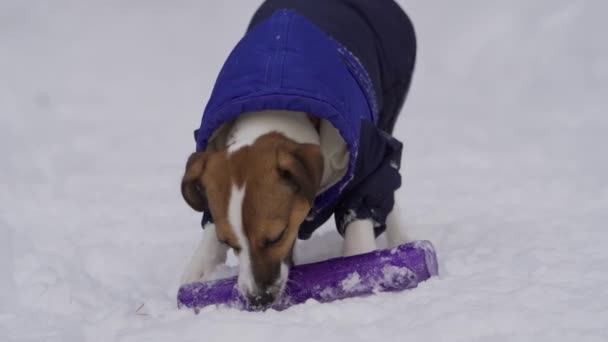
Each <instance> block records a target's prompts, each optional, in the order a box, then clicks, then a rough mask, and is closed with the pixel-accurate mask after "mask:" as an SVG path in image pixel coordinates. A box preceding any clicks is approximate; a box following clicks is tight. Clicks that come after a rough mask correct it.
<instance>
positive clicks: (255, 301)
mask: <svg viewBox="0 0 608 342" xmlns="http://www.w3.org/2000/svg"><path fill="white" fill-rule="evenodd" d="M275 298H276V294H274V293H272V291H269V290H262V291H260V292H257V293H253V294H249V295H247V302H249V305H250V306H251V307H252V308H253V309H256V310H260V309H266V308H268V307H269V306H270V305H272V303H274V299H275Z"/></svg>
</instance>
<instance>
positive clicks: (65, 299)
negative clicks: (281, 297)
mask: <svg viewBox="0 0 608 342" xmlns="http://www.w3.org/2000/svg"><path fill="white" fill-rule="evenodd" d="M401 3H402V5H403V6H404V7H405V8H406V9H407V11H408V12H409V14H410V16H411V17H412V19H413V21H414V23H415V25H416V29H417V31H418V37H419V43H420V54H419V59H418V60H419V63H418V69H417V71H416V74H415V80H414V83H413V87H412V91H411V93H410V96H409V98H408V101H407V103H406V107H405V109H404V113H403V116H402V119H401V120H400V121H399V123H398V129H397V133H396V135H397V136H398V137H399V138H400V139H402V140H403V141H405V143H406V153H405V156H404V166H405V170H404V187H403V189H402V190H401V191H400V192H399V195H398V197H399V199H400V200H401V203H400V208H401V213H402V216H403V219H404V222H405V223H404V224H405V226H406V228H407V230H408V231H409V233H410V236H411V237H412V238H416V239H429V240H431V241H433V242H434V244H435V246H436V248H437V250H438V253H439V259H440V272H441V276H440V277H438V278H435V279H432V280H430V281H428V282H426V283H423V284H421V286H419V287H418V288H417V289H415V290H412V291H409V292H403V293H398V294H380V295H377V296H374V297H370V298H355V299H349V300H344V301H341V302H336V303H333V304H318V303H307V304H304V305H301V306H296V307H293V308H291V309H289V310H287V311H284V312H280V313H279V312H273V311H270V312H265V313H244V312H237V311H233V310H228V309H216V308H208V309H205V310H203V311H202V312H201V314H199V315H198V316H195V315H193V314H192V313H191V312H189V311H178V310H177V309H176V307H175V294H176V288H177V281H178V278H179V274H180V272H181V270H182V267H183V265H184V264H185V262H186V261H187V259H188V258H189V256H190V253H191V252H192V249H193V248H194V246H195V244H196V242H197V240H198V239H199V235H200V234H201V232H200V228H199V225H198V222H199V217H198V215H197V214H196V213H194V212H193V211H191V210H190V209H189V208H188V207H187V205H185V204H184V203H183V200H182V199H181V195H180V192H179V181H180V176H181V174H182V171H183V167H184V163H185V159H186V157H187V155H188V154H189V152H190V151H191V149H192V148H193V140H192V130H193V129H194V128H195V127H196V125H197V124H198V122H199V119H200V112H201V110H202V108H203V106H204V104H205V101H206V98H207V96H208V94H209V92H210V90H211V87H212V85H213V81H214V79H215V76H216V74H217V72H218V70H219V68H220V66H221V64H222V62H223V60H224V58H225V57H226V55H227V54H228V52H229V51H230V49H231V47H232V46H233V45H234V43H235V42H236V41H237V39H238V38H239V37H240V35H241V34H242V33H243V31H244V28H245V26H246V22H247V20H248V18H249V16H250V15H251V13H252V12H253V10H254V9H255V7H256V6H257V4H258V1H251V0H241V1H238V2H237V1H211V0H208V1H201V0H184V1H118V0H113V1H101V0H100V1H96V2H91V1H78V0H55V1H44V0H32V1H19V0H2V1H0V341H52V342H55V341H57V342H59V341H61V342H71V341H104V342H105V341H146V342H153V341H240V340H243V341H248V342H252V341H269V340H273V341H322V340H324V341H333V342H338V341H348V342H352V341H389V340H420V339H425V340H426V341H535V342H536V341H607V340H608V231H607V228H608V227H606V222H608V181H607V175H608V157H607V155H608V153H607V152H606V149H607V148H608V115H607V111H608V44H606V39H605V37H604V36H605V33H606V32H607V31H608V24H606V13H608V3H607V2H606V1H599V0H598V1H591V0H590V1H573V0H559V1H558V0H535V1H529V0H508V1H507V0H504V1H473V0H462V1H449V0H442V1H422V0H410V1H402V2H401ZM339 250H340V239H339V237H338V236H337V234H336V233H335V232H334V230H333V228H332V227H331V226H329V227H327V228H326V229H324V230H323V231H321V232H320V233H318V234H316V235H315V236H314V237H313V238H312V239H311V240H310V241H307V242H304V243H302V244H300V245H299V247H298V251H297V252H298V253H297V257H298V260H299V261H300V262H307V261H313V260H319V259H323V258H327V257H330V256H335V255H337V254H338V253H339ZM231 261H232V262H234V260H231Z"/></svg>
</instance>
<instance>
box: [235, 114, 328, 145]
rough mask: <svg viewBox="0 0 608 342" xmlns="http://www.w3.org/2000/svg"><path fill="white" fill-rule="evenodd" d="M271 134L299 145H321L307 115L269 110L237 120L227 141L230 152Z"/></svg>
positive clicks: (243, 116)
mask: <svg viewBox="0 0 608 342" xmlns="http://www.w3.org/2000/svg"><path fill="white" fill-rule="evenodd" d="M271 132H278V133H282V134H283V135H285V136H286V137H289V138H290V139H292V140H294V141H295V142H298V143H302V144H303V143H309V144H317V145H318V144H319V134H318V133H317V131H316V130H315V127H314V125H313V124H312V122H311V121H310V120H309V119H308V117H307V115H306V114H305V113H302V112H286V111H279V110H267V111H263V112H254V113H245V114H241V115H240V116H239V117H238V118H237V119H236V121H235V122H234V125H233V126H232V129H231V130H230V132H229V133H228V137H227V140H226V146H228V152H229V153H232V152H235V151H237V150H239V149H240V148H242V147H244V146H248V145H251V144H253V143H254V142H255V140H256V139H257V138H259V137H260V136H262V135H264V134H267V133H271Z"/></svg>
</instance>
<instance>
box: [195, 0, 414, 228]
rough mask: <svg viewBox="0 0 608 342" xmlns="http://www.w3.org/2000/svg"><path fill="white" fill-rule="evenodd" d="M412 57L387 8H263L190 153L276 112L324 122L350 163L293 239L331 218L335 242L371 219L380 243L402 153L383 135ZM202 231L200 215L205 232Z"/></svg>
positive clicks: (318, 3) (298, 4)
mask: <svg viewBox="0 0 608 342" xmlns="http://www.w3.org/2000/svg"><path fill="white" fill-rule="evenodd" d="M372 3H375V4H380V5H372ZM285 8H290V9H294V10H295V11H294V10H286V9H285ZM395 8H397V10H398V12H395ZM296 12H297V13H296ZM315 13H316V14H315ZM319 13H325V17H324V16H323V15H319ZM300 14H305V16H302V15H300ZM328 14H331V15H330V16H329V17H328V16H327V15H328ZM324 20H325V21H324ZM340 20H342V21H341V22H340ZM327 21H332V23H331V24H330V25H328V24H327ZM334 21H337V22H334ZM397 29H398V30H397ZM346 34H348V35H349V37H346V36H345V35H346ZM400 36H403V38H402V37H400ZM344 42H346V43H344ZM397 42H404V43H405V45H406V48H405V49H403V48H395V45H399V44H397ZM415 47H416V45H415V37H414V35H413V28H411V23H410V22H409V19H407V17H406V16H405V14H404V13H403V12H402V11H401V9H400V8H399V7H398V6H397V5H396V4H395V3H394V2H393V1H392V0H377V2H376V0H374V1H368V0H306V1H305V0H268V1H266V2H265V3H264V4H262V6H261V7H260V9H259V10H258V12H256V15H255V16H254V18H253V20H252V25H251V27H250V29H249V31H248V32H247V34H246V35H245V36H244V37H243V39H242V40H241V41H240V42H239V43H238V45H237V46H236V47H235V49H234V50H233V51H232V53H231V54H230V56H229V57H228V59H227V61H226V63H225V65H224V67H223V68H222V70H221V72H220V74H219V76H218V79H217V81H216V84H215V87H214V89H213V92H212V95H211V98H210V100H209V102H208V104H207V107H206V108H205V112H204V114H203V118H202V121H201V126H200V128H199V129H198V130H197V132H195V138H196V141H197V150H199V151H200V150H204V149H205V148H206V145H207V143H208V139H209V138H210V136H211V134H213V132H214V131H215V130H216V129H217V128H218V127H219V126H220V125H221V124H223V123H225V122H228V121H230V120H233V119H234V118H235V117H236V116H238V115H239V114H241V113H244V112H251V111H259V110H266V109H283V110H293V111H302V112H307V113H310V114H312V115H315V116H319V117H321V118H324V119H327V120H329V121H330V122H331V123H332V124H333V125H334V126H335V127H336V128H337V129H338V131H339V132H340V134H341V135H342V137H343V138H344V140H345V141H346V143H347V146H348V150H349V153H350V163H349V166H348V171H347V173H346V175H345V176H344V177H343V178H342V179H341V180H340V181H339V182H338V183H337V184H336V185H334V186H332V187H331V188H330V189H328V190H327V191H325V192H324V193H322V194H320V195H318V196H317V198H316V199H315V205H314V208H313V209H312V210H311V213H310V214H309V217H308V218H307V219H306V221H305V222H304V223H303V224H302V225H301V228H300V233H299V237H300V238H303V239H305V238H308V237H310V235H311V234H312V232H313V231H314V230H315V229H316V228H317V227H319V226H320V225H321V224H323V223H324V222H325V221H326V220H327V219H328V218H329V217H330V216H331V215H332V214H334V213H335V215H336V225H337V227H338V230H339V231H340V233H344V229H345V227H346V226H347V224H348V223H350V221H352V220H353V219H372V220H373V221H374V222H375V229H376V234H380V233H381V232H382V231H384V228H385V221H386V216H387V215H388V213H390V211H391V210H392V208H393V204H394V192H395V190H396V189H398V188H399V187H400V185H401V177H400V174H399V164H400V159H401V151H402V144H401V143H400V142H399V141H397V140H396V139H394V138H393V137H391V136H390V135H389V134H387V133H385V132H384V131H389V132H390V131H392V129H393V125H394V122H395V120H396V118H397V115H398V113H399V109H400V107H401V104H402V103H403V99H404V98H405V95H406V93H407V89H408V87H409V83H410V78H411V74H412V71H413V63H414V59H415V58H414V57H415ZM370 49H371V50H370ZM367 50H370V51H367ZM403 50H407V53H402V51H403ZM353 51H358V52H359V54H357V53H353ZM366 51H367V52H366ZM370 70H371V73H370ZM383 130H384V131H383ZM209 221H212V218H211V216H210V214H209V213H205V214H204V216H203V225H204V224H205V223H206V222H209Z"/></svg>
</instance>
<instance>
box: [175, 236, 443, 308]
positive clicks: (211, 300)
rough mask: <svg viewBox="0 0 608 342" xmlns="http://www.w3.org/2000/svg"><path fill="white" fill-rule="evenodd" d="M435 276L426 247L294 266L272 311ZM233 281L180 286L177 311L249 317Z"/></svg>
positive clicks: (412, 283) (414, 244)
mask: <svg viewBox="0 0 608 342" xmlns="http://www.w3.org/2000/svg"><path fill="white" fill-rule="evenodd" d="M434 275H437V257H436V254H435V249H434V248H433V245H432V244H431V243H430V242H429V241H416V242H411V243H407V244H404V245H401V246H398V247H395V248H392V249H384V250H378V251H374V252H371V253H366V254H360V255H355V256H351V257H345V258H335V259H330V260H326V261H321V262H317V263H312V264H305V265H298V266H294V267H292V268H291V269H290V271H289V280H288V282H287V286H286V288H285V292H284V294H283V296H282V297H281V298H280V299H279V300H278V301H277V302H276V303H275V304H274V305H273V306H272V308H273V309H275V310H284V309H287V308H288V307H290V306H292V305H294V304H300V303H303V302H305V301H307V300H308V299H311V298H312V299H315V300H317V301H319V302H331V301H334V300H337V299H343V298H347V297H355V296H365V295H370V294H373V293H377V292H385V291H401V290H405V289H410V288H413V287H416V286H417V285H418V283H419V282H421V281H424V280H426V279H428V278H429V277H431V276H434ZM236 281H237V278H236V277H232V278H226V279H220V280H213V281H208V282H199V283H192V284H186V285H183V286H182V287H181V288H180V289H179V292H178V294H177V303H178V307H188V308H192V309H194V310H195V312H198V310H199V309H200V308H203V307H205V306H208V305H225V306H228V307H233V308H238V309H241V310H249V311H253V308H251V307H249V306H248V305H247V301H246V300H245V299H244V298H243V297H242V296H241V295H240V294H239V293H238V290H237V288H236Z"/></svg>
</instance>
